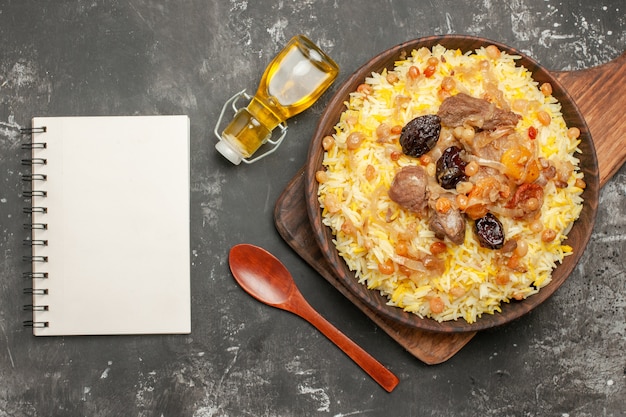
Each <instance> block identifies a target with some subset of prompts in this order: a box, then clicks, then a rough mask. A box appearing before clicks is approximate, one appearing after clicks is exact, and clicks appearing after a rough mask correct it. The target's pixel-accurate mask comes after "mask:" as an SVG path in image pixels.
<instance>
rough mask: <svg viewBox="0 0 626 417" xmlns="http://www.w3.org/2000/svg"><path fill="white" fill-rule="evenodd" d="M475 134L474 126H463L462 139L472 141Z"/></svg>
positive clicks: (467, 141)
mask: <svg viewBox="0 0 626 417" xmlns="http://www.w3.org/2000/svg"><path fill="white" fill-rule="evenodd" d="M475 135H476V131H474V128H473V127H469V126H468V127H465V128H463V133H461V137H460V139H461V140H462V141H464V142H466V143H472V141H473V140H474V136H475Z"/></svg>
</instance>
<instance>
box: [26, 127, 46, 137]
mask: <svg viewBox="0 0 626 417" xmlns="http://www.w3.org/2000/svg"><path fill="white" fill-rule="evenodd" d="M47 131H48V128H47V127H46V126H41V127H23V128H21V129H20V133H21V134H23V135H30V134H31V133H46V132H47Z"/></svg>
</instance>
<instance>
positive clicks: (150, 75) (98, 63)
mask: <svg viewBox="0 0 626 417" xmlns="http://www.w3.org/2000/svg"><path fill="white" fill-rule="evenodd" d="M625 11H626V4H624V2H623V0H600V1H587V0H561V1H555V0H516V1H512V2H511V1H505V0H484V1H478V2H464V3H461V2H457V1H452V0H442V1H438V2H433V1H426V0H418V1H409V0H397V1H392V0H383V1H380V0H376V1H373V0H362V1H358V2H356V1H343V2H339V1H336V0H335V1H330V0H322V1H312V0H308V1H307V0H292V1H285V0H281V1H276V2H274V1H267V0H259V1H254V2H253V1H245V0H230V1H217V0H181V1H177V2H173V1H172V2H166V1H157V0H127V1H102V0H88V1H87V0H72V1H69V0H48V1H35V0H19V1H11V0H9V1H6V0H5V1H3V2H2V3H1V4H0V175H1V176H0V230H1V234H0V236H1V237H0V252H1V253H2V254H3V256H2V257H1V258H0V262H1V263H0V416H11V417H23V416H45V417H50V416H142V417H144V416H145V417H148V416H156V417H159V416H164V417H169V416H193V417H222V416H313V415H319V416H335V417H343V416H354V415H364V416H381V415H398V416H425V415H437V416H477V415H482V416H560V417H566V416H571V417H574V416H624V415H626V386H625V385H626V276H625V270H626V268H625V262H624V258H623V256H624V253H625V252H626V239H625V236H626V187H625V184H626V170H625V169H624V168H622V169H621V170H620V171H619V172H618V173H617V175H616V176H615V177H614V178H613V179H612V180H610V181H609V182H608V184H607V185H606V186H605V187H604V189H603V190H602V192H601V198H600V209H599V213H598V218H597V223H596V227H595V229H594V233H593V236H592V239H591V243H590V244H589V246H588V248H587V250H586V252H585V254H584V256H583V258H582V260H581V262H580V263H579V265H578V267H577V268H576V270H575V272H574V273H573V274H572V275H571V277H570V278H569V279H568V280H567V281H566V283H565V284H564V285H563V286H562V287H561V288H560V289H559V290H558V291H557V292H556V294H555V295H554V296H553V297H552V298H550V299H549V300H548V301H547V302H546V303H544V304H543V305H542V306H540V308H538V309H536V310H535V311H534V312H532V313H531V314H529V315H527V316H525V317H523V318H521V319H520V320H517V321H515V322H513V323H511V324H510V325H506V326H504V327H502V328H498V329H493V330H490V331H485V332H481V333H479V334H478V335H477V336H476V337H475V338H474V339H473V340H472V341H471V342H470V343H469V344H468V345H467V346H466V347H465V348H464V349H463V350H461V352H459V353H458V354H457V355H456V356H454V357H453V358H452V359H450V360H449V361H447V362H445V363H443V364H441V365H437V366H428V365H425V364H423V363H421V362H420V361H418V360H416V359H415V358H414V357H413V356H411V355H410V354H409V353H407V352H405V351H404V350H403V349H402V348H401V347H400V346H398V345H397V344H396V343H395V342H393V340H392V339H391V338H389V337H388V336H387V335H386V334H385V333H384V332H382V331H381V330H380V329H378V328H377V327H376V326H375V325H374V324H372V323H371V322H370V321H369V320H368V319H367V318H366V317H365V316H364V315H363V314H362V313H361V312H360V311H359V310H358V309H356V308H355V307H354V306H352V305H351V304H350V303H349V302H348V301H347V300H346V299H345V298H343V296H342V295H341V294H339V293H338V292H337V291H336V290H335V289H334V288H333V287H332V286H330V285H329V284H327V283H326V281H324V280H323V279H322V278H321V277H319V276H318V275H316V273H315V272H314V271H313V269H311V268H310V267H309V266H308V265H307V264H305V263H304V262H303V261H302V260H301V259H300V258H299V257H298V256H297V255H296V254H295V253H294V252H293V251H291V249H290V248H289V247H288V246H287V245H286V244H285V243H284V242H283V241H282V240H281V238H280V237H279V235H278V234H277V232H276V230H275V228H274V225H273V218H272V211H273V207H274V204H275V202H276V199H277V198H278V196H279V195H280V193H281V192H282V190H283V189H284V187H285V185H286V184H287V182H288V181H289V180H290V179H291V177H292V176H293V175H294V174H295V173H296V172H297V171H298V169H299V168H300V167H301V166H302V165H303V163H304V161H305V159H306V152H307V147H308V138H309V137H310V135H311V133H312V132H313V129H314V127H315V123H316V120H317V118H318V117H319V115H320V114H321V112H322V110H323V108H324V104H325V102H326V100H328V98H329V94H327V95H325V96H324V97H323V98H322V99H321V100H320V101H319V102H318V103H317V104H316V105H314V106H313V107H312V108H311V109H310V110H309V111H307V112H305V113H303V114H302V115H300V116H298V117H296V118H294V119H293V120H291V121H290V122H289V125H290V131H289V137H288V138H287V140H286V141H285V143H284V144H283V146H282V147H281V148H280V150H279V151H277V153H276V154H275V155H273V156H271V157H270V158H268V159H266V160H264V161H262V162H259V163H258V164H254V165H251V166H238V167H234V166H231V165H230V164H229V163H228V162H227V161H226V160H224V159H223V158H222V157H221V156H219V155H218V154H217V153H216V151H215V150H214V148H213V145H214V138H213V137H212V130H213V124H214V123H215V120H216V118H217V116H218V114H219V111H220V109H221V105H222V103H223V102H224V101H225V100H226V99H227V98H229V97H230V96H231V95H232V94H234V93H235V92H237V91H239V90H241V89H243V88H247V89H248V90H249V91H252V90H255V89H256V85H257V83H258V80H259V78H260V76H261V73H262V72H263V69H264V67H265V65H266V64H267V63H268V62H269V60H270V59H271V58H272V57H273V56H274V55H275V53H277V52H278V51H279V50H280V49H281V47H282V46H283V45H284V43H285V42H286V41H287V40H288V39H289V38H290V37H291V36H292V35H295V34H297V33H304V34H306V35H308V36H309V37H310V38H311V39H313V40H314V41H315V42H317V43H318V44H320V45H321V46H322V47H323V48H324V49H325V50H326V51H327V52H328V53H329V54H330V55H331V56H332V57H333V58H334V59H335V60H336V61H337V63H338V64H339V65H340V67H341V70H342V73H341V75H340V78H339V82H341V81H342V80H343V79H345V78H346V77H347V76H348V75H349V74H350V73H351V72H352V71H353V70H355V69H356V68H358V67H359V66H360V65H361V64H362V63H364V62H365V61H366V60H367V59H369V58H370V57H371V56H373V55H375V54H376V53H378V52H380V51H382V50H384V49H386V48H388V47H391V46H393V45H395V44H398V43H400V42H403V41H406V40H409V39H413V38H417V37H420V36H427V35H433V34H446V33H460V34H471V35H479V36H484V37H487V38H491V39H495V40H498V41H501V42H503V43H506V44H509V45H511V46H513V47H515V48H518V49H520V50H521V51H523V52H525V53H527V54H528V55H530V56H532V57H534V58H535V59H536V60H538V61H539V62H540V63H542V64H543V65H544V66H546V67H548V68H549V69H552V70H577V69H582V68H587V67H591V66H594V65H598V64H601V63H604V62H607V61H609V60H611V59H613V58H615V57H617V56H618V55H619V54H621V53H622V51H624V49H625V45H626V30H625V29H626V17H625V16H626V13H625ZM337 85H338V84H336V85H335V86H334V87H333V90H334V89H336V86H337ZM331 92H332V90H331ZM601 104H602V105H610V103H609V104H607V103H601ZM132 114H188V115H189V116H190V119H191V150H192V160H191V163H192V184H191V207H192V212H191V215H192V223H191V228H192V229H191V230H192V242H191V245H192V262H193V263H192V277H191V279H192V291H193V294H192V311H193V315H192V334H191V335H188V336H124V337H53V338H36V337H34V336H32V335H31V333H30V330H29V329H24V328H22V326H21V323H22V320H24V319H26V318H27V317H26V315H25V314H26V313H25V312H24V311H22V305H23V304H25V303H27V299H26V298H25V296H22V294H21V293H22V288H23V287H24V286H25V283H24V281H23V279H22V278H21V272H22V270H23V268H24V265H23V264H22V260H21V259H22V255H23V254H24V253H25V250H26V249H25V248H24V247H23V246H22V239H23V238H24V231H23V230H22V226H21V224H22V221H23V218H22V216H23V214H22V210H21V207H22V205H23V200H22V199H21V198H20V197H19V194H20V190H21V184H20V175H21V172H22V170H23V167H22V166H20V158H21V157H22V152H23V151H21V150H20V149H19V141H20V138H19V137H18V136H19V135H18V133H17V132H18V129H19V128H20V127H23V126H28V125H29V123H30V118H31V117H33V116H54V115H132ZM164 198H167V196H164ZM240 242H249V243H254V244H258V245H261V246H263V247H265V248H266V249H268V250H270V251H272V252H273V253H274V254H276V255H277V256H278V257H279V258H280V259H282V260H283V261H284V262H285V263H286V265H287V266H288V268H289V269H290V270H291V272H292V273H293V275H294V276H295V277H296V280H297V282H298V285H299V287H300V288H301V290H302V292H303V293H304V295H305V297H306V298H307V299H308V300H309V301H310V302H311V304H312V305H313V306H314V307H316V308H317V309H318V310H319V311H320V312H321V313H322V314H323V315H324V316H325V317H327V318H328V319H329V320H330V321H331V322H333V323H334V324H336V325H337V326H338V327H339V328H340V329H341V330H343V331H344V332H345V333H346V334H347V335H348V336H350V337H351V338H353V339H354V340H355V341H357V342H358V343H360V344H361V345H362V346H363V347H364V348H365V349H366V350H368V351H369V352H370V353H372V354H373V355H374V356H375V357H376V358H378V359H380V360H381V361H382V362H383V363H384V364H385V365H387V366H388V367H389V368H390V369H391V370H392V371H393V372H395V373H396V374H397V375H398V376H399V377H400V379H401V383H400V385H399V386H398V388H397V389H396V390H395V391H394V392H393V393H391V394H388V393H386V392H384V391H383V390H382V389H381V388H380V387H378V386H377V385H376V384H375V383H374V382H373V381H372V380H371V379H370V378H369V377H367V375H365V374H364V373H363V372H362V371H361V370H360V369H359V368H358V367H357V366H356V365H354V364H353V363H352V362H351V361H350V359H348V358H347V357H346V356H345V355H343V354H342V353H341V352H340V351H338V350H337V349H336V348H335V347H334V345H332V344H331V343H330V342H329V341H328V340H326V339H325V338H324V337H323V336H322V335H321V334H319V333H318V332H316V331H315V330H314V329H313V328H312V327H311V326H309V325H308V324H306V323H305V322H303V321H302V320H300V319H299V318H297V317H295V316H292V315H289V314H287V313H285V312H281V311H279V310H276V309H271V308H269V307H266V306H265V305H262V304H260V303H258V302H256V301H254V300H253V299H252V298H250V297H249V296H248V295H247V294H245V293H244V292H243V291H241V290H240V288H239V287H237V286H236V284H235V283H234V281H233V279H232V277H231V275H230V272H229V269H228V265H227V253H228V249H229V248H230V247H231V246H232V245H234V244H236V243H240ZM110 261H113V262H114V260H110ZM85 296H89V295H88V294H86V295H85Z"/></svg>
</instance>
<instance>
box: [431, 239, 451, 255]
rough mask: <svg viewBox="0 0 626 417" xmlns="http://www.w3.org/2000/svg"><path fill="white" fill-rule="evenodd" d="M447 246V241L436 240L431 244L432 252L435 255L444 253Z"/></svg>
mask: <svg viewBox="0 0 626 417" xmlns="http://www.w3.org/2000/svg"><path fill="white" fill-rule="evenodd" d="M447 248H448V247H447V246H446V244H445V242H442V241H439V240H438V241H436V242H433V243H432V244H431V245H430V253H431V254H433V255H435V256H436V255H440V254H442V253H444V252H445V251H446V249H447Z"/></svg>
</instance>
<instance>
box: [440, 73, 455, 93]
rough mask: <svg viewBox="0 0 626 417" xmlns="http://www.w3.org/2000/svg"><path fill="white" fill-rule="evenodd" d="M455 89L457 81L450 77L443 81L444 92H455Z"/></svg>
mask: <svg viewBox="0 0 626 417" xmlns="http://www.w3.org/2000/svg"><path fill="white" fill-rule="evenodd" d="M454 87H456V81H454V78H452V77H450V76H447V77H444V78H443V80H442V81H441V89H442V90H444V91H448V92H450V91H452V90H454Z"/></svg>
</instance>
